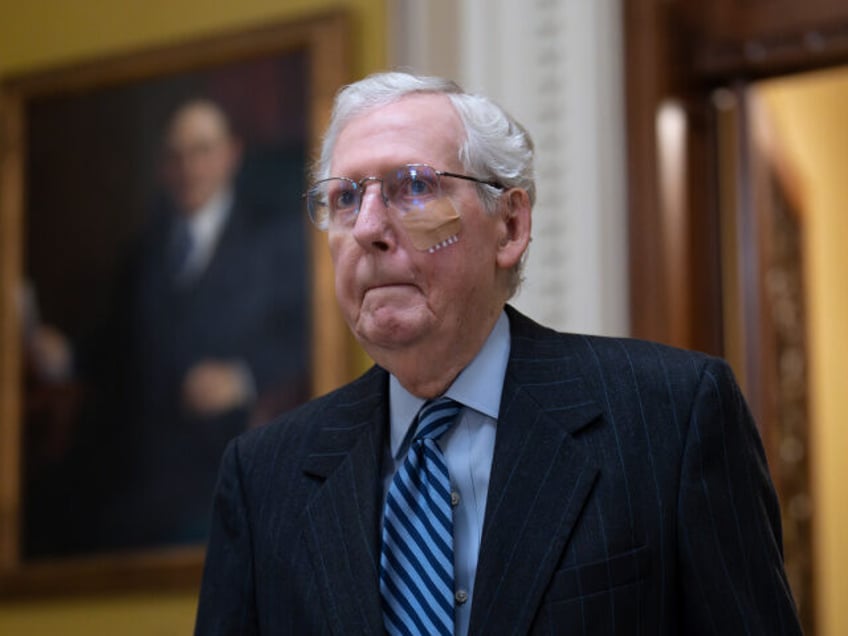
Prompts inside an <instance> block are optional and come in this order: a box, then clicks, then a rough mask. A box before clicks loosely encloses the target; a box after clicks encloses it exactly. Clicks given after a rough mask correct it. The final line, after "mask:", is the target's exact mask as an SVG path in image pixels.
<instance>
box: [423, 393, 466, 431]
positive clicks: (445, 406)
mask: <svg viewBox="0 0 848 636" xmlns="http://www.w3.org/2000/svg"><path fill="white" fill-rule="evenodd" d="M461 408H462V405H461V404H460V403H459V402H457V401H456V400H452V399H450V398H448V397H440V398H436V399H435V400H428V401H427V402H424V405H423V406H422V407H421V410H420V411H418V427H417V428H416V430H415V437H414V438H413V441H418V440H420V439H433V440H437V439H439V438H440V437H441V436H442V435H444V434H445V432H446V431H447V430H448V429H449V428H450V427H451V424H453V422H454V419H455V418H456V415H457V413H459V410H460V409H461Z"/></svg>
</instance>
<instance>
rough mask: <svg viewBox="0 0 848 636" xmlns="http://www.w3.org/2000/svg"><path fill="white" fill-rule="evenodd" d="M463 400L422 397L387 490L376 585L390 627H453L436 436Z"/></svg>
mask: <svg viewBox="0 0 848 636" xmlns="http://www.w3.org/2000/svg"><path fill="white" fill-rule="evenodd" d="M460 408H461V405H460V404H458V403H457V402H454V401H453V400H451V399H450V398H439V399H436V400H431V401H429V402H425V403H424V406H422V407H421V410H420V411H419V412H418V424H417V428H416V432H415V437H413V439H412V444H411V445H410V447H409V452H408V453H407V455H406V459H404V462H403V464H402V465H401V467H400V468H399V469H398V471H397V473H395V476H394V478H393V479H392V483H391V485H390V486H389V492H388V494H387V495H386V509H385V511H384V514H383V548H382V554H381V555H380V593H381V594H382V597H383V623H384V625H385V627H386V631H387V632H388V633H389V634H392V635H394V634H446V635H450V634H453V608H454V590H453V587H454V586H453V510H452V508H451V494H450V493H451V487H450V478H449V477H448V467H447V464H446V463H445V456H444V454H443V453H442V450H441V449H440V448H439V446H438V444H437V443H436V441H437V440H438V439H439V437H441V436H442V435H443V434H444V433H445V431H447V430H448V429H449V428H450V427H451V425H452V424H453V422H454V419H455V418H456V414H457V413H459V410H460Z"/></svg>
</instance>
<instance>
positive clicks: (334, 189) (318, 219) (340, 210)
mask: <svg viewBox="0 0 848 636" xmlns="http://www.w3.org/2000/svg"><path fill="white" fill-rule="evenodd" d="M441 177H452V178H454V179H465V180H466V181H473V182H474V183H481V184H483V185H487V186H490V187H492V188H496V189H497V190H504V186H502V185H501V184H499V183H497V182H495V181H486V180H485V179H478V178H477V177H471V176H469V175H465V174H456V173H454V172H445V171H444V170H436V169H435V168H432V167H430V166H428V165H425V164H411V165H406V166H401V167H400V168H396V169H395V170H392V171H390V172H388V173H386V174H385V175H384V176H382V177H363V178H362V179H360V180H359V181H354V180H353V179H349V178H348V177H330V178H329V179H322V180H321V181H318V182H317V183H316V184H315V185H313V186H312V187H311V188H310V189H309V191H308V192H307V193H306V194H305V195H303V196H304V198H305V199H306V208H307V210H308V211H309V218H310V219H311V220H312V222H313V223H314V224H315V227H317V228H318V229H319V230H324V231H326V230H328V229H330V227H331V226H332V227H335V228H349V227H352V226H353V224H354V223H355V222H356V216H357V214H359V206H360V204H361V203H362V195H363V194H364V193H365V190H366V189H367V188H368V184H369V183H370V182H371V181H377V182H379V183H380V196H381V197H382V199H383V203H384V204H385V205H387V206H389V207H391V208H393V209H394V210H396V211H398V212H399V213H401V214H406V213H408V212H411V211H413V210H423V209H424V208H426V207H427V205H428V204H430V203H432V202H433V201H435V200H437V199H440V198H441V197H442V187H441Z"/></svg>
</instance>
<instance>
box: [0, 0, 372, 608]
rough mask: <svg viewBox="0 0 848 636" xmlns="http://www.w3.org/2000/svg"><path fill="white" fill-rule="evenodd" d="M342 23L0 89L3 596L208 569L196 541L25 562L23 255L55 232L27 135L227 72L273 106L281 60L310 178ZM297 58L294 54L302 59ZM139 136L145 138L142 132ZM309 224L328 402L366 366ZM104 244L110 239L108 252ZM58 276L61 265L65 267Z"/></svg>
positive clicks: (332, 19)
mask: <svg viewBox="0 0 848 636" xmlns="http://www.w3.org/2000/svg"><path fill="white" fill-rule="evenodd" d="M348 22H349V19H348V16H347V15H346V13H344V12H343V11H330V12H325V13H321V14H316V15H313V16H310V17H306V18H303V19H298V20H292V21H286V22H283V23H279V24H270V25H262V26H259V27H256V28H247V29H243V30H240V31H237V32H232V33H223V34H220V35H214V36H210V37H206V38H202V39H198V40H195V41H191V42H185V43H180V44H175V45H170V46H163V47H158V48H155V49H150V50H145V51H140V52H136V53H130V54H125V55H118V56H114V57H111V58H108V59H100V60H94V61H90V62H85V63H81V64H76V65H74V66H72V67H67V68H57V69H50V70H46V71H41V72H36V73H30V74H26V75H22V76H18V77H11V78H8V79H6V80H4V81H3V82H2V84H0V126H2V127H0V597H5V598H9V597H16V596H17V597H20V596H31V595H42V594H67V593H88V592H99V591H104V590H134V589H157V590H161V589H168V588H182V587H190V586H195V585H197V584H198V582H199V580H200V575H201V571H202V561H203V545H202V544H194V545H165V544H163V545H154V546H147V547H145V548H143V549H122V550H111V551H97V550H94V551H80V552H73V551H72V552H70V553H68V554H62V555H60V556H54V555H51V554H50V553H49V551H48V552H47V553H45V555H40V556H37V557H31V556H30V555H28V553H27V551H26V550H25V549H24V546H25V544H26V539H27V536H26V533H27V523H26V519H25V515H26V510H27V509H28V508H27V505H28V503H30V502H28V501H27V497H28V496H29V495H28V490H27V483H26V480H27V477H26V468H27V466H26V463H27V455H26V452H25V450H24V447H23V445H24V441H25V438H26V437H27V435H26V434H27V433H28V431H26V430H25V427H26V417H25V413H26V412H28V411H27V409H28V408H29V405H28V403H27V400H28V399H29V395H28V393H27V392H26V388H25V380H26V369H25V357H26V355H25V354H26V351H25V344H24V343H25V338H24V334H25V330H26V328H27V324H26V322H27V320H28V319H30V318H28V317H27V311H28V305H27V302H26V301H25V300H24V299H25V298H26V294H25V291H26V290H27V288H28V282H29V275H30V272H28V271H27V270H28V268H29V267H30V264H31V260H32V258H34V257H36V255H34V254H32V253H27V250H28V249H29V248H31V243H32V240H33V239H32V236H33V234H37V233H38V232H39V231H44V228H45V227H47V226H48V225H49V224H45V222H44V221H37V220H35V219H32V218H30V217H31V213H32V211H31V203H32V200H33V199H35V198H37V197H36V196H35V195H38V196H40V195H41V193H40V191H33V189H34V188H36V187H37V185H38V184H34V183H33V171H32V170H31V167H32V165H33V163H32V162H33V152H34V151H33V148H32V143H33V138H34V137H36V136H38V135H35V134H33V125H34V124H33V122H36V121H38V119H37V116H38V112H39V111H38V109H39V108H42V106H43V105H44V104H49V103H51V100H54V101H55V100H56V99H64V98H68V99H74V98H76V97H78V96H86V95H89V96H91V95H95V94H96V95H106V94H112V93H109V91H112V90H116V91H123V92H122V93H120V95H121V100H122V103H130V104H133V106H131V108H134V109H135V111H138V112H144V113H148V112H149V107H150V106H151V104H152V105H153V106H152V107H153V108H154V110H155V108H157V107H159V108H160V109H161V110H164V106H163V104H165V103H166V102H167V101H168V99H166V98H162V99H160V100H159V101H158V102H157V101H156V100H157V99H158V97H155V98H151V94H153V95H154V96H160V93H162V91H161V90H160V89H159V88H156V89H155V90H153V89H151V90H153V93H151V91H150V90H148V88H149V87H151V86H154V85H155V86H159V85H160V84H161V83H162V82H165V83H167V84H168V85H169V86H170V89H169V90H171V93H169V95H170V97H171V98H172V97H173V96H174V95H175V94H180V95H182V96H183V97H184V96H185V95H186V94H190V93H191V91H192V90H194V88H193V87H194V86H195V84H196V83H197V81H198V80H197V76H198V74H201V75H203V76H204V77H206V76H210V75H212V76H215V74H216V73H219V72H220V73H224V74H225V75H226V78H225V81H224V83H225V84H226V85H227V90H228V91H229V92H228V94H229V95H231V96H234V97H233V98H234V99H239V98H243V99H245V100H251V101H252V102H253V103H254V105H255V104H256V103H261V102H262V100H263V99H265V96H266V94H267V91H268V90H270V89H272V88H273V90H275V91H277V94H279V93H280V91H283V90H284V89H285V87H283V88H280V87H279V86H270V85H269V83H268V80H269V78H272V77H273V75H271V76H269V75H268V73H267V72H263V71H262V69H265V71H267V70H268V69H269V68H271V69H274V68H278V66H279V64H282V65H283V66H285V68H289V69H291V68H294V69H295V71H296V72H295V75H297V77H299V78H300V80H301V81H302V84H299V85H298V90H299V91H300V92H301V93H302V94H299V95H298V99H300V100H301V111H299V113H300V115H299V117H300V120H299V122H300V123H299V125H300V126H301V127H302V138H303V139H302V140H303V165H301V166H300V169H301V174H300V175H299V176H300V178H301V180H302V181H303V180H305V174H306V167H307V163H308V160H309V158H311V157H314V156H315V154H316V151H317V148H318V144H319V139H320V134H321V132H322V131H323V129H324V127H325V125H326V122H327V118H328V115H329V111H330V108H331V106H332V100H333V97H334V95H335V93H336V91H337V90H338V89H339V88H340V87H341V86H342V85H343V84H344V83H346V82H347V81H349V80H350V79H351V70H350V49H351V44H350V29H349V23H348ZM292 56H294V57H295V58H296V59H294V61H293V58H292ZM280 60H282V61H281V62H279V64H278V61H280ZM275 65H277V66H275ZM298 69H299V70H298ZM298 72H299V73H300V74H299V75H298ZM157 82H158V83H159V84H157ZM271 83H272V84H273V81H272V82H271ZM174 87H176V88H174ZM156 91H159V92H158V93H157V92H156ZM174 91H176V92H175V93H174ZM165 92H167V91H165ZM272 92H273V91H272ZM132 100H136V102H133V101H132ZM138 100H142V101H143V103H139V102H138ZM171 101H172V102H173V101H174V100H173V99H171ZM260 110H261V109H260ZM135 111H134V112H135ZM272 118H273V114H272ZM42 120H44V118H43V117H42ZM148 128H149V126H148ZM141 129H142V131H143V130H146V129H145V128H144V126H141ZM36 132H37V133H38V134H40V136H41V138H42V139H47V142H42V144H41V146H40V147H39V148H38V152H39V153H41V154H42V155H43V154H45V153H46V154H47V155H48V156H49V155H50V154H51V149H50V147H49V143H50V136H49V131H36ZM104 134H111V133H104ZM122 138H123V137H119V138H118V140H117V142H116V143H120V140H121V139H122ZM107 141H108V140H107ZM45 143H46V145H47V150H46V151H45V149H44V147H43V146H44V145H45ZM153 145H154V144H152V143H150V142H149V141H145V140H142V141H141V142H140V146H141V147H146V148H148V150H149V149H150V148H151V147H152V146H153ZM84 150H85V149H83V148H75V149H74V150H73V152H74V153H78V155H77V160H78V161H79V162H80V163H83V164H85V163H86V161H87V159H86V155H85V151H84ZM123 150H124V149H121V152H118V153H117V154H116V155H115V156H118V157H123V160H122V161H121V162H120V163H121V165H120V166H118V168H116V169H124V170H138V169H139V166H142V165H148V164H149V157H137V156H134V154H133V153H134V152H137V148H135V149H126V152H123ZM55 154H56V156H60V157H67V156H68V150H67V149H64V150H63V151H61V152H59V151H58V149H57V151H56V153H55ZM39 156H40V155H39ZM145 170H147V179H148V181H151V180H152V178H153V171H152V170H151V169H150V168H149V165H148V167H147V168H145ZM298 194H299V193H298ZM62 207H63V212H64V213H65V214H68V215H73V214H74V211H75V204H74V202H73V201H68V202H66V203H63V206H62ZM139 207H141V206H139ZM300 207H301V206H300V199H299V198H298V208H299V209H298V212H300V213H302V209H300ZM39 222H40V223H41V224H42V225H41V226H38V223H39ZM308 225H309V224H308V223H304V224H303V236H302V243H303V244H304V246H305V247H304V250H303V252H304V262H303V263H302V269H301V270H300V273H299V275H302V276H305V277H306V279H307V283H306V288H307V298H306V299H305V300H306V302H305V309H304V311H305V312H306V320H305V324H306V325H308V326H307V328H306V330H305V333H302V334H298V337H301V338H302V339H303V340H304V341H306V342H309V343H310V344H309V347H308V369H307V374H308V379H309V383H308V384H309V388H308V394H309V395H320V394H322V393H325V392H326V391H328V390H331V389H332V388H335V387H336V386H338V385H340V384H342V383H344V382H346V381H348V380H349V379H350V378H351V377H352V375H353V373H354V372H355V370H356V365H357V361H358V357H357V353H356V347H355V345H354V344H353V341H352V339H351V337H350V336H349V334H348V331H347V329H346V327H345V326H344V323H343V321H342V319H341V316H340V314H339V312H338V309H337V307H336V302H335V295H334V292H333V280H332V269H331V263H330V259H329V255H328V252H327V249H326V239H325V238H324V237H323V236H322V235H320V234H319V233H318V232H317V231H316V230H314V229H312V228H311V227H307V226H308ZM39 227H41V228H42V229H41V230H39V229H38V228H39ZM69 227H71V226H69ZM83 231H85V230H83ZM124 231H126V228H124ZM109 237H110V235H109V233H108V231H106V239H105V240H106V242H107V243H108V241H109V240H110V238H109ZM112 238H115V237H114V236H113V237H112ZM77 239H78V237H74V236H72V235H70V236H69V235H67V234H66V235H63V236H62V237H60V239H59V240H60V241H63V242H64V244H67V245H68V246H69V247H68V250H67V251H63V253H62V254H61V255H58V254H55V253H54V256H51V257H49V258H54V257H55V258H57V259H61V258H66V257H67V258H73V254H74V253H75V249H87V248H86V242H85V241H79V242H78V240H77ZM101 240H104V239H102V238H101ZM28 241H29V242H28ZM30 251H32V250H30ZM113 251H116V250H113ZM67 254H71V256H70V257H68V256H67ZM41 258H45V257H44V256H43V255H42V256H41ZM58 267H59V269H61V263H60V264H59V265H58ZM54 269H56V267H54ZM283 275H285V276H290V275H292V273H291V272H285V273H281V277H282V276H283ZM295 275H298V273H295ZM68 306H71V305H68ZM264 415H267V413H265V414H264ZM50 531H55V532H56V533H59V534H60V533H62V532H63V531H64V529H63V528H62V527H56V528H54V529H51V530H50Z"/></svg>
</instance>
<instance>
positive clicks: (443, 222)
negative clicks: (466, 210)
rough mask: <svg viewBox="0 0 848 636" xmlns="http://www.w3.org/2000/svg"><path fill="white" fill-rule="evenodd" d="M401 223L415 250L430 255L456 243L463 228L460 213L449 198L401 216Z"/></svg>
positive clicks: (432, 202) (438, 200)
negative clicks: (426, 252)
mask: <svg viewBox="0 0 848 636" xmlns="http://www.w3.org/2000/svg"><path fill="white" fill-rule="evenodd" d="M400 221H401V223H402V224H403V227H404V228H405V229H406V233H407V234H408V235H409V239H410V240H411V241H412V245H413V246H414V247H415V249H417V250H421V251H422V252H423V251H428V252H430V253H433V252H435V251H437V250H440V249H442V248H443V247H446V246H448V245H451V244H453V243H456V242H457V241H458V240H459V231H460V229H461V228H462V221H461V220H460V218H459V213H458V212H457V211H456V208H455V207H454V206H453V203H452V202H451V200H450V199H448V198H442V199H437V200H435V201H431V202H430V203H428V204H427V205H426V206H424V207H423V208H420V209H412V210H410V211H409V212H407V213H406V214H404V215H403V216H401V217H400Z"/></svg>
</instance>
